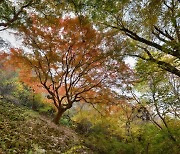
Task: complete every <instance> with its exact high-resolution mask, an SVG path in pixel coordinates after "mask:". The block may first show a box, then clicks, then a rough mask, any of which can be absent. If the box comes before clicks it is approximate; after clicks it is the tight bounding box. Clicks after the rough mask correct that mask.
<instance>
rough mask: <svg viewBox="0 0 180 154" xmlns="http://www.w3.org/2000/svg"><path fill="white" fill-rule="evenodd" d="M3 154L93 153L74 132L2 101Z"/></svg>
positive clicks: (0, 146)
mask: <svg viewBox="0 0 180 154" xmlns="http://www.w3.org/2000/svg"><path fill="white" fill-rule="evenodd" d="M0 153H13V154H14V153H18V154H19V153H27V154H31V153H33V154H34V153H37V154H39V153H48V154H51V153H52V154H54V153H65V154H71V153H92V152H91V151H90V150H88V149H87V148H86V147H84V146H82V141H81V138H80V137H79V136H78V135H77V134H76V133H75V132H74V131H73V130H71V129H70V128H67V127H65V126H59V127H58V126H56V125H54V124H53V123H52V122H51V121H50V120H48V119H47V118H45V117H42V116H40V115H38V113H36V112H33V111H31V110H28V109H26V108H22V107H19V106H17V105H14V104H11V103H5V102H2V101H0Z"/></svg>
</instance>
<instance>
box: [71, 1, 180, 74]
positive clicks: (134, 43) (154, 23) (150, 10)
mask: <svg viewBox="0 0 180 154" xmlns="http://www.w3.org/2000/svg"><path fill="white" fill-rule="evenodd" d="M69 2H70V4H73V6H74V7H73V10H74V11H75V12H77V14H87V15H88V16H89V17H90V18H91V19H92V20H93V21H95V22H96V24H97V25H99V27H100V28H102V29H107V30H112V31H114V34H113V35H114V37H115V38H118V39H117V44H116V48H114V54H116V56H117V57H122V56H131V57H135V58H140V59H142V60H144V61H146V62H152V63H155V64H156V65H157V66H158V67H159V68H161V69H163V70H166V71H168V72H170V73H172V74H175V75H177V76H180V70H179V58H180V48H179V46H180V45H179V42H180V30H179V26H180V25H179V7H180V2H179V1H178V0H160V1H156V0H146V1H142V0H136V1H131V0H122V1H119V0H115V1H114V0H104V1H98V0H97V1H96V0H95V1H84V0H81V1H76V0H70V1H69ZM71 6H72V5H71Z"/></svg>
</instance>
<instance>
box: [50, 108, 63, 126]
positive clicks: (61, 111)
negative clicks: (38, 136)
mask: <svg viewBox="0 0 180 154" xmlns="http://www.w3.org/2000/svg"><path fill="white" fill-rule="evenodd" d="M64 112H65V110H58V113H57V114H56V116H55V118H54V119H53V122H54V123H55V124H56V125H57V124H59V120H60V119H61V117H62V115H63V113H64Z"/></svg>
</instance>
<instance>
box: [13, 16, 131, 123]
mask: <svg viewBox="0 0 180 154" xmlns="http://www.w3.org/2000/svg"><path fill="white" fill-rule="evenodd" d="M32 22H33V24H32V25H33V26H32V27H31V28H29V29H26V28H23V27H22V29H21V31H22V32H24V34H25V41H24V43H25V44H26V45H27V47H28V48H29V49H30V50H31V51H25V50H18V49H12V50H11V56H12V57H11V58H12V61H15V62H16V63H17V64H18V65H19V66H20V69H21V71H20V74H21V75H20V76H21V78H22V80H23V81H24V82H26V83H29V84H30V85H32V84H34V88H36V89H37V86H36V84H37V81H38V83H40V85H39V84H38V87H39V86H41V87H43V89H45V90H46V92H47V93H48V96H47V97H48V98H49V99H51V100H52V101H53V103H54V106H55V107H56V109H57V115H56V117H55V118H54V122H55V123H56V124H57V123H58V122H59V119H60V118H61V116H62V114H63V113H64V112H65V111H66V110H68V109H70V108H71V107H72V105H73V103H75V102H86V103H91V104H92V103H101V102H103V103H109V102H110V101H113V100H112V99H113V95H112V94H111V91H112V90H111V89H110V86H113V85H115V83H116V82H119V84H123V83H124V82H127V81H126V79H125V78H124V75H125V74H126V73H127V74H128V77H129V79H131V77H130V74H131V71H130V70H128V67H127V66H126V65H125V64H124V63H123V62H122V63H119V62H117V61H115V60H114V61H113V60H112V59H108V57H107V56H104V53H103V52H105V50H103V44H102V43H103V39H102V37H101V35H100V34H99V32H97V31H96V30H95V29H94V28H93V26H92V25H91V24H90V23H89V22H88V21H87V20H86V19H84V20H83V22H80V20H79V18H72V19H71V18H65V19H59V18H54V19H53V22H48V23H47V22H46V20H44V18H38V17H37V16H36V15H33V16H32ZM54 23H55V24H54ZM117 70H118V71H117ZM118 72H121V74H119V73H118ZM123 74H124V75H123ZM33 81H34V83H33ZM35 83H36V84H35Z"/></svg>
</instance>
